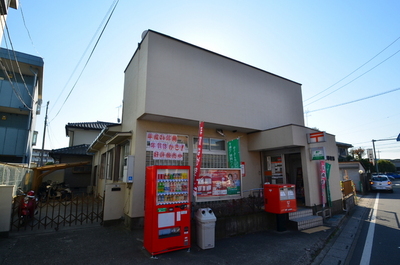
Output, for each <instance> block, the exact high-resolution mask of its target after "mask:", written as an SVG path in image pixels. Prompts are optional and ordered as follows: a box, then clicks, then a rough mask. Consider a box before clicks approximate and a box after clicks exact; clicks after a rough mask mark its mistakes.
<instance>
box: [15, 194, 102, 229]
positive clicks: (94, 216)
mask: <svg viewBox="0 0 400 265" xmlns="http://www.w3.org/2000/svg"><path fill="white" fill-rule="evenodd" d="M22 201H23V197H21V196H17V197H15V198H14V201H13V207H12V216H11V231H26V230H38V229H55V230H58V229H60V227H67V226H76V225H84V224H93V223H99V224H101V223H102V221H103V197H101V196H91V195H77V196H72V198H71V199H69V200H66V199H55V200H47V201H45V202H40V201H39V202H38V205H37V209H36V213H35V215H34V216H33V218H31V219H28V220H23V218H21V217H20V214H19V213H20V206H21V203H22Z"/></svg>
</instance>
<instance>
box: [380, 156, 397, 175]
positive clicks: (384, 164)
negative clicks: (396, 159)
mask: <svg viewBox="0 0 400 265" xmlns="http://www.w3.org/2000/svg"><path fill="white" fill-rule="evenodd" d="M378 169H379V172H384V173H393V172H396V166H395V165H394V164H393V163H392V162H390V161H389V160H384V159H380V160H378Z"/></svg>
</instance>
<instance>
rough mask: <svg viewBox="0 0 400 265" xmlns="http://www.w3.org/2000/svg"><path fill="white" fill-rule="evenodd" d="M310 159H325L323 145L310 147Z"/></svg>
mask: <svg viewBox="0 0 400 265" xmlns="http://www.w3.org/2000/svg"><path fill="white" fill-rule="evenodd" d="M310 152H311V160H325V148H324V147H312V148H310Z"/></svg>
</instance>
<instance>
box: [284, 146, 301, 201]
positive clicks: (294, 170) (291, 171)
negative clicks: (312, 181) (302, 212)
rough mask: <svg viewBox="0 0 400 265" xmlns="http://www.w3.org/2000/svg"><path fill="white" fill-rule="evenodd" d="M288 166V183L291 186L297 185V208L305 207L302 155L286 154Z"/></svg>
mask: <svg viewBox="0 0 400 265" xmlns="http://www.w3.org/2000/svg"><path fill="white" fill-rule="evenodd" d="M285 162H286V163H285V165H286V173H287V174H286V181H287V183H289V184H295V185H296V199H297V206H301V205H304V203H305V197H304V182H303V170H302V167H301V154H300V153H294V154H286V155H285Z"/></svg>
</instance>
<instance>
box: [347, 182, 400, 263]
mask: <svg viewBox="0 0 400 265" xmlns="http://www.w3.org/2000/svg"><path fill="white" fill-rule="evenodd" d="M394 183H395V185H394V193H388V192H371V193H370V194H369V197H370V198H371V199H370V200H369V201H368V202H367V204H366V205H365V207H368V208H369V210H368V211H366V214H365V215H364V216H363V217H362V225H361V228H360V230H359V232H358V236H357V239H356V240H357V241H356V242H357V243H356V244H354V248H353V251H352V252H351V256H350V258H348V259H347V261H348V264H363V265H368V264H385V265H391V264H399V263H400V220H399V219H400V218H399V215H400V201H399V200H400V180H396V181H395V182H394ZM374 208H375V210H374Z"/></svg>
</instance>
